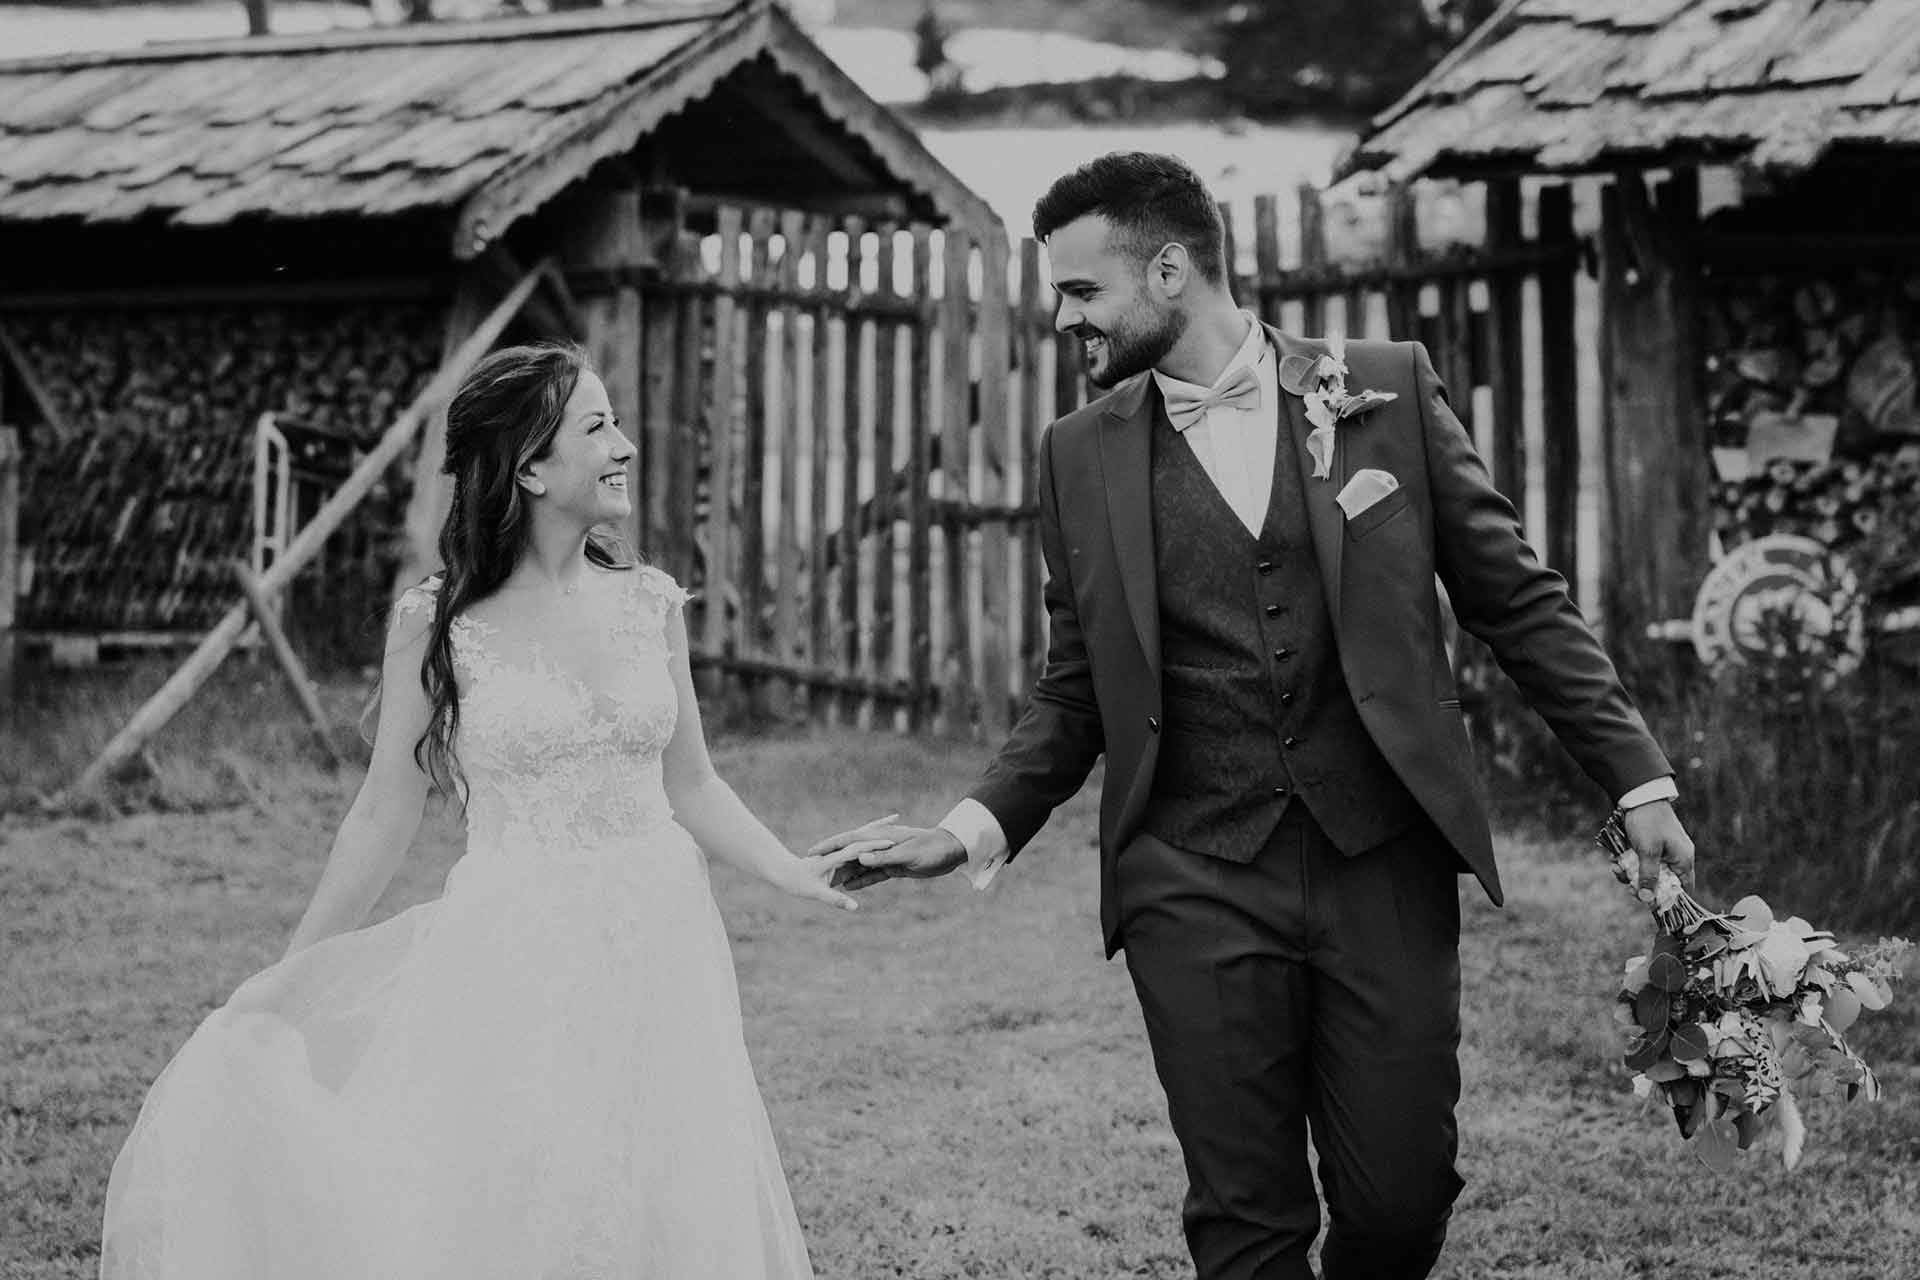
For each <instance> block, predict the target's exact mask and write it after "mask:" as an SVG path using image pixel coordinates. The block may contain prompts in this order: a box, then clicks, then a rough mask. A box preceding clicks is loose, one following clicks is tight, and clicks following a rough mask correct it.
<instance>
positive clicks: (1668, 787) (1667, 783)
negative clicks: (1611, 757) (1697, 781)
mask: <svg viewBox="0 0 1920 1280" xmlns="http://www.w3.org/2000/svg"><path fill="white" fill-rule="evenodd" d="M1679 798H1680V788H1679V787H1678V786H1676V785H1675V784H1674V781H1673V779H1672V778H1671V777H1666V778H1655V779H1654V780H1653V781H1652V782H1643V783H1641V784H1640V785H1639V786H1637V787H1635V788H1634V789H1633V790H1631V791H1629V792H1627V794H1625V795H1623V796H1621V797H1620V799H1619V802H1618V804H1619V808H1620V811H1621V812H1622V813H1624V812H1626V811H1627V810H1628V809H1637V808H1639V807H1640V806H1641V805H1643V804H1652V803H1653V802H1654V801H1655V800H1678V799H1679Z"/></svg>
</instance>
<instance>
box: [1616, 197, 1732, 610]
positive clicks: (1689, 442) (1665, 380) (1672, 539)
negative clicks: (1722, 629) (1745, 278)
mask: <svg viewBox="0 0 1920 1280" xmlns="http://www.w3.org/2000/svg"><path fill="white" fill-rule="evenodd" d="M1601 210H1602V226H1601V252H1600V258H1601V290H1602V299H1603V300H1602V304H1601V308H1602V319H1601V333H1600V368H1601V389H1602V397H1603V403H1604V411H1603V416H1602V422H1603V426H1604V440H1605V446H1606V472H1607V480H1608V484H1607V515H1608V529H1609V538H1608V559H1607V572H1606V578H1605V583H1606V586H1605V601H1604V603H1605V611H1606V617H1607V619H1608V622H1609V625H1610V627H1611V628H1612V633H1613V635H1614V637H1615V643H1616V645H1617V646H1619V647H1622V648H1631V647H1633V646H1635V645H1637V644H1640V643H1642V642H1643V641H1642V637H1643V636H1644V634H1645V630H1646V624H1648V623H1653V622H1661V621H1665V620H1666V619H1669V618H1684V617H1687V616H1688V615H1689V614H1690V613H1691V610H1692V602H1693V593H1694V590H1695V589H1696V587H1697V585H1698V584H1699V582H1700V581H1701V579H1702V578H1703V577H1704V576H1705V575H1706V571H1707V565H1708V547H1709V543H1708V535H1709V533H1710V531H1711V528H1712V521H1711V517H1710V515H1709V499H1710V497H1711V493H1712V490H1711V476H1710V475H1709V472H1708V462H1707V459H1708V453H1707V447H1706V441H1705V439H1704V429H1705V426H1704V424H1705V416H1706V415H1705V413H1704V412H1703V397H1702V395H1701V387H1700V378H1701V372H1702V362H1701V357H1700V341H1699V335H1698V325H1699V320H1700V293H1699V270H1698V267H1697V264H1696V262H1695V260H1694V252H1695V251H1694V245H1695V243H1696V241H1697V238H1698V225H1699V216H1700V215H1699V211H1700V189H1699V185H1698V182H1697V181H1696V179H1695V176H1694V173H1693V171H1691V170H1681V171H1679V172H1678V173H1676V174H1675V175H1674V176H1673V177H1671V178H1669V179H1668V180H1667V182H1666V184H1665V186H1664V189H1663V191H1662V192H1661V200H1660V202H1659V204H1658V205H1656V204H1655V203H1654V202H1653V201H1652V200H1651V199H1650V198H1649V196H1648V194H1647V191H1646V188H1645V186H1644V185H1643V183H1642V180H1641V178H1640V177H1639V175H1638V174H1625V175H1622V176H1621V177H1620V178H1619V179H1618V180H1617V181H1615V182H1614V183H1613V185H1611V186H1610V187H1608V188H1607V189H1606V191H1605V193H1604V196H1603V201H1602V206H1601Z"/></svg>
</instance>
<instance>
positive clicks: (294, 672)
mask: <svg viewBox="0 0 1920 1280" xmlns="http://www.w3.org/2000/svg"><path fill="white" fill-rule="evenodd" d="M233 576H234V580H235V581H237V582H238V583H239V584H240V593H241V594H242V595H244V596H245V597H246V600H247V607H248V608H249V609H251V610H253V622H254V625H255V626H257V627H259V628H260V634H262V635H264V636H265V637H266V638H267V646H268V648H269V649H270V650H272V652H273V659H274V661H275V662H277V663H279V664H280V671H281V674H283V675H285V676H286V678H287V686H288V687H289V688H290V689H292V690H293V696H294V700H295V701H296V702H298V703H299V704H300V711H301V713H302V714H303V715H305V716H306V717H307V724H308V726H309V727H311V728H312V729H313V737H314V741H315V743H317V744H318V746H319V747H320V752H321V754H322V755H324V756H326V758H327V762H328V763H329V764H332V765H334V766H336V767H337V766H339V765H340V764H341V763H342V762H341V759H340V749H339V748H338V747H336V746H334V743H333V726H332V725H330V724H329V723H328V722H327V713H326V712H324V711H322V710H321V709H320V697H319V695H318V694H317V693H316V692H315V691H314V687H313V681H312V680H310V679H308V678H307V669H306V667H304V666H303V665H301V662H300V655H299V654H297V653H295V652H294V649H293V642H292V641H291V640H289V639H287V633H286V629H285V628H283V627H282V626H281V625H280V617H279V611H278V610H277V609H275V608H274V607H273V602H272V601H271V600H269V599H267V595H266V592H264V591H262V590H261V589H260V580H259V579H258V578H256V577H254V576H253V570H252V569H251V568H249V567H248V566H247V565H246V563H245V562H244V561H240V560H236V561H234V562H233Z"/></svg>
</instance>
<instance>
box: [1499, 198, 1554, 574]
mask: <svg viewBox="0 0 1920 1280" xmlns="http://www.w3.org/2000/svg"><path fill="white" fill-rule="evenodd" d="M1486 192H1487V248H1489V249H1491V250H1492V251H1493V252H1495V253H1506V252H1509V251H1511V250H1514V249H1518V248H1519V247H1520V181H1519V179H1517V178H1496V179H1494V180H1492V181H1490V182H1488V183H1487V185H1486ZM1543 287H1544V282H1543ZM1521 306H1522V300H1521V277H1520V275H1519V274H1518V273H1517V272H1515V271H1514V270H1513V269H1512V268H1509V267H1502V268H1499V269H1497V270H1496V271H1495V272H1494V274H1493V275H1492V276H1491V277H1489V278H1488V280H1487V307H1488V310H1489V311H1490V312H1491V313H1492V314H1491V316H1490V317H1489V320H1490V323H1489V324H1488V326H1487V333H1488V336H1489V338H1490V339H1491V343H1490V345H1491V347H1492V350H1491V351H1490V352H1489V357H1490V358H1489V359H1488V361H1487V364H1488V377H1489V380H1490V382H1491V383H1492V386H1493V434H1492V440H1493V459H1492V461H1493V485H1494V488H1496V489H1498V490H1500V492H1501V493H1504V494H1506V495H1507V497H1509V498H1511V499H1512V500H1513V502H1514V505H1515V506H1522V505H1523V504H1522V498H1523V496H1524V494H1525V490H1526V480H1527V424H1526V403H1527V388H1526V353H1525V351H1524V350H1522V342H1523V341H1524V330H1523V327H1522V326H1523V322H1524V319H1525V317H1524V315H1523V313H1522V310H1521ZM1548 430H1552V424H1549V425H1548ZM1548 497H1549V504H1548V510H1549V511H1551V510H1552V505H1551V497H1552V495H1551V494H1549V495H1548ZM1523 510H1524V507H1523ZM1548 522H1549V527H1551V522H1552V516H1551V515H1549V516H1548ZM1548 541H1549V543H1551V541H1552V539H1551V538H1549V539H1548ZM1559 550H1560V549H1559V548H1558V547H1553V548H1552V551H1553V552H1554V553H1555V554H1558V552H1559ZM1554 567H1555V568H1556V569H1559V570H1560V571H1561V572H1562V573H1565V572H1567V566H1566V565H1565V564H1562V563H1559V562H1554Z"/></svg>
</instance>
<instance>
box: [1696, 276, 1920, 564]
mask: <svg viewBox="0 0 1920 1280" xmlns="http://www.w3.org/2000/svg"><path fill="white" fill-rule="evenodd" d="M1714 283H1715V284H1717V285H1718V289H1717V292H1715V293H1714V294H1712V295H1710V297H1709V299H1708V301H1707V304H1706V305H1705V307H1704V308H1703V312H1704V332H1703V334H1702V337H1703V340H1704V342H1705V347H1706V351H1707V361H1706V376H1707V388H1706V390H1707V409H1708V413H1709V415H1710V428H1709V429H1710V438H1711V443H1712V445H1713V447H1714V455H1715V464H1716V469H1717V474H1718V477H1719V480H1718V483H1717V486H1716V490H1715V494H1714V527H1715V529H1716V531H1717V532H1718V534H1719V536H1720V538H1721V541H1722V543H1723V545H1725V546H1728V547H1731V546H1734V545H1737V544H1739V543H1741V542H1745V541H1747V540H1749V539H1751V538H1755V537H1759V536H1761V535H1763V534H1767V533H1797V534H1802V535H1805V536H1808V537H1812V538H1815V539H1817V540H1819V541H1820V542H1822V543H1824V544H1826V545H1827V546H1830V547H1834V548H1836V549H1839V550H1843V551H1846V552H1848V553H1849V555H1851V556H1854V557H1856V558H1859V559H1863V560H1864V561H1866V562H1867V564H1866V566H1865V567H1868V568H1870V569H1872V570H1874V571H1876V572H1880V571H1885V574H1889V575H1891V577H1892V578H1895V579H1897V578H1900V577H1902V576H1903V575H1902V573H1901V572H1900V570H1901V565H1900V564H1899V563H1898V562H1900V561H1901V560H1902V559H1903V558H1904V559H1906V560H1907V561H1909V564H1908V567H1909V568H1910V569H1912V570H1913V571H1914V572H1915V573H1920V376H1917V373H1920V274H1908V275H1902V274H1895V273H1891V272H1883V271H1876V270H1865V269H1862V270H1845V269H1833V270H1830V271H1828V272H1827V273H1825V274H1813V273H1803V274H1796V275H1781V274H1761V275H1736V276H1724V277H1720V278H1719V279H1717V280H1716V281H1715V282H1714Z"/></svg>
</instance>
